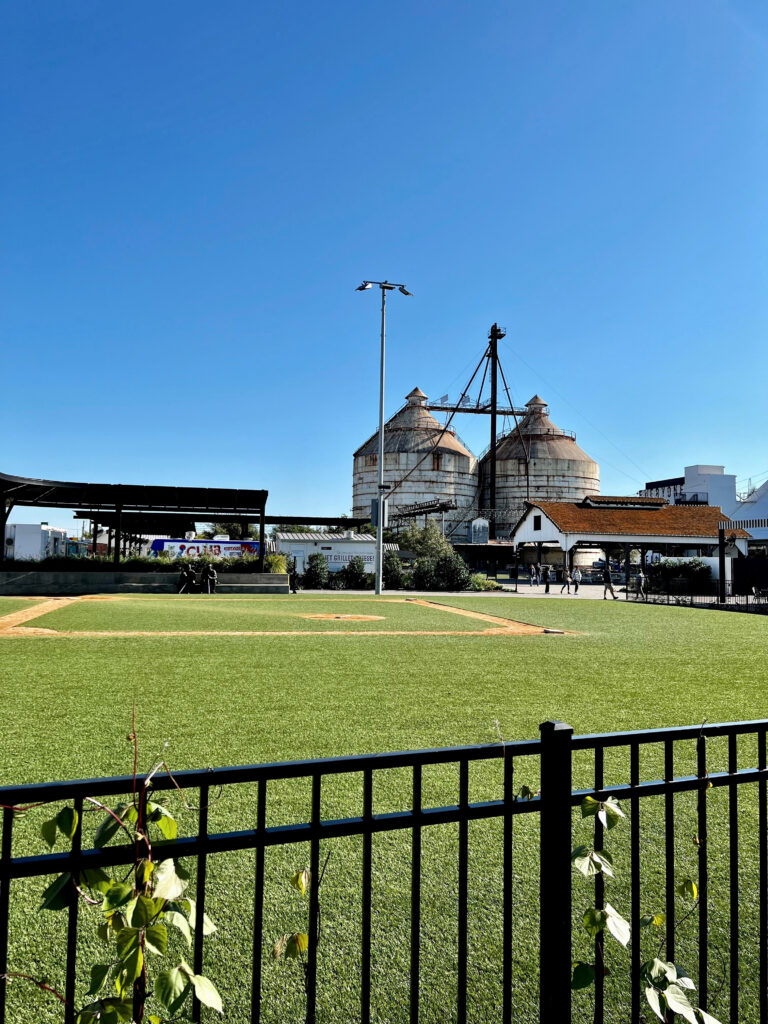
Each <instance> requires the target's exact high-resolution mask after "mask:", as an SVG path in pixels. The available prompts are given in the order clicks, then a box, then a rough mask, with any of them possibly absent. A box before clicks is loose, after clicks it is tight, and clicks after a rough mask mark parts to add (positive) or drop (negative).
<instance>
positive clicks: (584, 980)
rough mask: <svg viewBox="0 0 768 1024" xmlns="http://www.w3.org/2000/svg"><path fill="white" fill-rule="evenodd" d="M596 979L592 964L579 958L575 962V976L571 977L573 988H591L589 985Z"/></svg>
mask: <svg viewBox="0 0 768 1024" xmlns="http://www.w3.org/2000/svg"><path fill="white" fill-rule="evenodd" d="M594 980H595V968H594V967H593V966H592V964H585V963H583V962H582V961H581V960H577V961H576V962H575V963H574V964H573V977H572V978H571V988H572V989H573V990H574V991H576V990H577V989H580V988H589V986H590V985H591V984H592V983H593V982H594Z"/></svg>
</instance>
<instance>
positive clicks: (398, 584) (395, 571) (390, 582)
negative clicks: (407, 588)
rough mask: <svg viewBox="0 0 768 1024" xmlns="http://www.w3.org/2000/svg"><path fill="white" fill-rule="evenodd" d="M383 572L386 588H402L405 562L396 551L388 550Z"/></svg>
mask: <svg viewBox="0 0 768 1024" xmlns="http://www.w3.org/2000/svg"><path fill="white" fill-rule="evenodd" d="M382 573H383V575H384V589H385V590H400V589H401V588H402V586H403V583H404V579H405V573H404V572H403V563H402V562H401V561H400V559H399V558H398V556H397V555H396V554H395V552H394V551H387V553H386V554H385V555H384V564H383V565H382Z"/></svg>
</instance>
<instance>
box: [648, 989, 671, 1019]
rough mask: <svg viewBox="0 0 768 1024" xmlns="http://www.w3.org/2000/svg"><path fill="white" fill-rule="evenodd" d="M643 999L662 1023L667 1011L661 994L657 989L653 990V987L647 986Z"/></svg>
mask: <svg viewBox="0 0 768 1024" xmlns="http://www.w3.org/2000/svg"><path fill="white" fill-rule="evenodd" d="M645 998H646V999H647V1000H648V1005H649V1006H650V1008H651V1009H652V1010H653V1012H654V1013H655V1014H656V1016H657V1017H658V1018H659V1020H661V1021H663V1020H664V1018H665V1017H666V1011H667V1001H666V999H665V998H664V996H663V994H662V993H661V992H659V990H658V989H657V988H654V987H653V985H649V986H648V988H646V990H645Z"/></svg>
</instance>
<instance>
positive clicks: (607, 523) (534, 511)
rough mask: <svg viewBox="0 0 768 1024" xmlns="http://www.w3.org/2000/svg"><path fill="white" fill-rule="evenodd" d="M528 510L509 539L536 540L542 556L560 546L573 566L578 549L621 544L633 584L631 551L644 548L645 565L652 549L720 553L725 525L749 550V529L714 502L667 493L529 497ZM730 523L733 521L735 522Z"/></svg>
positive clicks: (607, 550) (530, 542) (528, 542)
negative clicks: (686, 500) (677, 500)
mask: <svg viewBox="0 0 768 1024" xmlns="http://www.w3.org/2000/svg"><path fill="white" fill-rule="evenodd" d="M525 504H526V508H525V512H524V513H523V515H522V517H521V518H520V520H519V521H518V523H517V525H516V526H515V527H514V529H513V530H512V533H511V535H510V539H511V540H512V542H513V544H514V545H515V549H516V550H517V551H518V552H519V549H520V548H521V547H522V546H524V545H535V546H536V551H537V560H538V561H539V562H540V561H541V560H542V550H543V547H544V546H545V545H557V546H558V547H559V548H560V549H561V551H562V552H563V558H564V560H567V562H568V565H569V566H570V567H571V568H572V567H573V559H574V555H575V553H576V551H577V550H578V549H580V548H596V549H598V550H601V551H604V552H605V557H606V561H609V559H610V552H611V551H612V550H614V549H615V548H621V549H622V551H623V554H624V564H625V576H626V581H627V583H629V556H630V551H631V550H632V549H633V548H635V549H637V550H639V551H640V559H641V564H644V563H645V555H646V553H647V552H648V551H658V552H660V553H661V554H664V555H670V556H675V555H682V554H683V553H691V552H692V553H693V554H696V555H699V556H708V557H712V556H714V555H717V554H718V552H719V548H720V544H719V541H720V539H721V537H722V530H723V526H722V525H721V524H724V523H725V524H727V527H726V528H727V530H728V533H729V539H730V538H732V543H733V544H735V546H736V548H737V549H738V551H739V552H740V553H741V554H743V555H746V554H747V541H748V539H749V534H748V533H747V531H746V530H743V529H741V528H740V527H738V526H737V524H736V523H735V522H734V523H732V521H731V520H730V519H728V517H727V516H724V515H723V513H722V512H721V510H720V508H719V507H718V506H716V505H670V504H669V502H668V501H667V499H666V498H639V497H615V496H609V495H589V496H587V497H585V498H584V499H583V500H582V501H536V500H533V501H527V502H526V503H525ZM731 524H732V525H731Z"/></svg>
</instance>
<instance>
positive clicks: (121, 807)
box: [93, 804, 138, 850]
mask: <svg viewBox="0 0 768 1024" xmlns="http://www.w3.org/2000/svg"><path fill="white" fill-rule="evenodd" d="M114 813H115V814H116V815H117V817H118V818H119V819H120V821H125V822H132V821H135V820H136V818H137V817H138V815H137V813H136V808H135V807H134V806H133V804H118V805H117V807H115V808H114ZM119 828H120V825H119V823H118V822H117V821H115V819H114V818H113V817H112V815H111V814H110V815H109V816H108V817H106V818H105V819H104V821H102V823H101V824H100V825H99V827H98V828H97V829H96V832H95V833H94V836H93V845H94V846H95V847H96V849H98V850H100V849H101V848H102V846H106V845H107V843H108V842H109V841H110V839H112V838H113V836H114V835H115V833H116V832H117V830H118V829H119ZM121 831H122V829H121Z"/></svg>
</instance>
